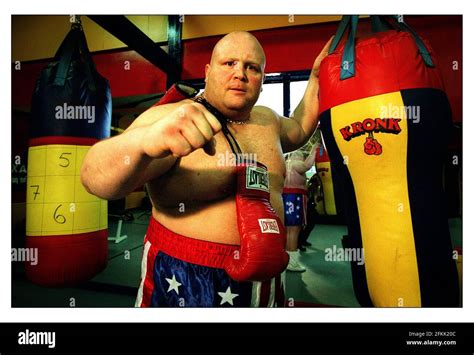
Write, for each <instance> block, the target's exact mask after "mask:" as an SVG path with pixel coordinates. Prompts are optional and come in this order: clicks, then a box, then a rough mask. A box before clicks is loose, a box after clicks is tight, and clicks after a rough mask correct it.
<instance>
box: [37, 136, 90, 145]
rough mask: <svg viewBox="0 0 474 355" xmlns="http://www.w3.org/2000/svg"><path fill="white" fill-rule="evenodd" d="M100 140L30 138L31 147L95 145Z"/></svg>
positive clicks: (87, 138) (58, 137)
mask: <svg viewBox="0 0 474 355" xmlns="http://www.w3.org/2000/svg"><path fill="white" fill-rule="evenodd" d="M98 141H99V139H97V138H89V137H71V136H46V137H38V138H30V140H29V141H28V146H29V147H36V146H39V145H50V144H69V145H94V144H95V143H97V142H98Z"/></svg>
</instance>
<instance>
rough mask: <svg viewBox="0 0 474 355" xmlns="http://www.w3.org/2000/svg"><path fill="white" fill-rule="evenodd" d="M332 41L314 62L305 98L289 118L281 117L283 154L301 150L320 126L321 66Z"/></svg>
mask: <svg viewBox="0 0 474 355" xmlns="http://www.w3.org/2000/svg"><path fill="white" fill-rule="evenodd" d="M331 41H332V37H331V39H330V40H329V41H328V42H327V43H326V45H325V46H324V48H323V49H322V50H321V53H320V54H319V55H318V57H317V58H316V60H315V61H314V64H313V68H312V69H311V74H310V76H309V80H308V85H307V86H306V90H305V92H304V95H303V98H302V99H301V101H300V103H299V104H298V106H297V107H296V109H295V111H294V112H293V115H292V116H291V117H289V118H287V117H280V126H281V129H280V137H281V143H282V148H283V152H290V151H293V150H296V149H298V148H300V147H301V146H302V145H303V144H305V143H306V142H307V140H308V139H309V138H310V137H311V135H312V134H313V132H314V130H315V129H316V127H317V124H318V114H319V97H318V96H319V66H320V64H321V61H322V60H323V59H324V58H325V57H326V56H327V55H328V51H329V46H330V44H331Z"/></svg>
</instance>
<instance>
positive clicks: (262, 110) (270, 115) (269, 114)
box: [252, 105, 280, 122]
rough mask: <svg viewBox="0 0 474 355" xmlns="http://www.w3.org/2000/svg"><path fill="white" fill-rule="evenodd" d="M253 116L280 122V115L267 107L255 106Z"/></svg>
mask: <svg viewBox="0 0 474 355" xmlns="http://www.w3.org/2000/svg"><path fill="white" fill-rule="evenodd" d="M252 114H253V115H255V116H258V117H259V118H261V119H265V120H272V121H275V122H277V121H279V120H280V115H279V114H278V113H276V112H275V111H273V110H272V109H271V108H270V107H267V106H260V105H258V106H254V107H253V109H252Z"/></svg>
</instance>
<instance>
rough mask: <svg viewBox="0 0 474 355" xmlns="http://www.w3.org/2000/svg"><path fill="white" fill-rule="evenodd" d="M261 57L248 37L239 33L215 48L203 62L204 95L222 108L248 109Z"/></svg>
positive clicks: (257, 81) (254, 97) (261, 65)
mask: <svg viewBox="0 0 474 355" xmlns="http://www.w3.org/2000/svg"><path fill="white" fill-rule="evenodd" d="M264 66H265V57H264V54H263V51H262V50H261V47H259V45H258V43H256V42H255V40H253V39H252V38H249V37H246V36H239V37H236V38H232V39H228V40H225V41H224V42H222V43H220V44H218V46H217V47H216V49H215V51H214V53H213V57H212V60H211V64H208V65H206V98H208V99H210V100H212V101H214V102H215V104H216V106H218V108H219V106H220V108H221V109H223V110H224V111H226V110H231V111H246V110H250V109H251V108H252V107H253V105H254V104H255V102H257V100H258V97H259V95H260V89H261V87H262V84H263V78H264V74H263V70H264Z"/></svg>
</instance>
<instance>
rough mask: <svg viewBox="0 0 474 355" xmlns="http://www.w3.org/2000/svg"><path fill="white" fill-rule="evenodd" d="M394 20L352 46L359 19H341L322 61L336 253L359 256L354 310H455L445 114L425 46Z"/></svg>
mask: <svg viewBox="0 0 474 355" xmlns="http://www.w3.org/2000/svg"><path fill="white" fill-rule="evenodd" d="M392 20H395V21H392ZM400 20H401V19H400V18H397V17H384V16H371V25H372V34H370V36H368V37H366V38H363V39H362V38H360V39H359V38H358V39H357V40H356V30H357V24H358V16H343V19H342V21H341V23H340V25H339V28H338V30H337V33H336V35H335V38H334V40H333V42H332V45H331V47H330V49H329V55H328V56H327V57H326V58H325V59H324V60H323V61H322V63H321V68H320V125H321V129H322V133H323V137H324V142H325V144H326V148H327V151H328V154H329V158H330V160H331V165H332V169H333V174H334V175H337V178H338V179H339V180H340V181H341V182H342V183H341V185H342V188H343V191H342V193H343V195H344V208H345V210H346V211H345V212H346V213H345V215H346V219H347V223H348V236H345V238H344V240H343V245H344V247H346V248H363V252H364V264H363V265H358V264H359V263H358V262H357V261H353V262H352V263H351V267H352V276H353V282H354V290H355V293H356V296H357V298H358V301H359V303H360V304H361V305H362V306H376V307H454V306H458V303H459V302H458V300H459V285H458V281H457V273H456V264H455V261H454V260H453V250H452V246H451V239H450V234H449V228H448V219H447V215H446V211H445V203H444V202H443V201H444V198H443V196H444V192H443V188H442V157H443V156H445V154H444V152H445V150H446V148H447V142H448V139H446V138H445V136H446V135H447V134H448V133H449V130H450V127H451V110H450V106H449V102H448V99H447V96H446V94H445V92H444V90H443V83H442V79H441V76H440V71H439V68H438V63H437V60H436V57H435V56H434V53H433V51H432V49H431V47H430V45H429V44H428V43H427V42H426V41H425V40H422V39H421V38H420V37H418V36H417V35H416V34H415V33H414V32H413V30H411V28H409V27H408V26H407V25H406V24H405V23H404V22H403V21H400ZM392 22H393V23H392ZM346 32H347V33H348V34H347V37H346V38H347V40H346V41H341V39H342V37H343V35H344V33H346Z"/></svg>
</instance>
